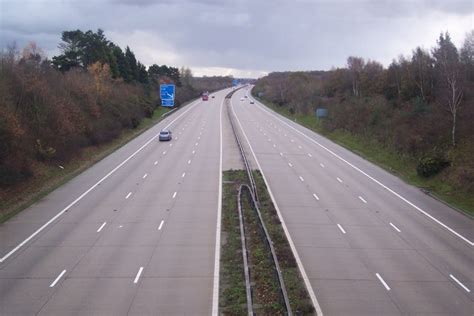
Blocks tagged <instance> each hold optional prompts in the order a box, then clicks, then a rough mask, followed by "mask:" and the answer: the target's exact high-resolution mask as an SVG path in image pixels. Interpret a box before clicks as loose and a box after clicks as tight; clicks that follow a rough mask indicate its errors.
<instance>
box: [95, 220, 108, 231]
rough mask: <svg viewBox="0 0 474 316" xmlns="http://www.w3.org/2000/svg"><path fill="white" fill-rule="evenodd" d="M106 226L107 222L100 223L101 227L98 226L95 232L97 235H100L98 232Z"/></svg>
mask: <svg viewBox="0 0 474 316" xmlns="http://www.w3.org/2000/svg"><path fill="white" fill-rule="evenodd" d="M106 224H107V222H104V223H102V225H100V227H99V229H98V230H97V232H98V233H100V231H101V230H102V228H104V226H105V225H106Z"/></svg>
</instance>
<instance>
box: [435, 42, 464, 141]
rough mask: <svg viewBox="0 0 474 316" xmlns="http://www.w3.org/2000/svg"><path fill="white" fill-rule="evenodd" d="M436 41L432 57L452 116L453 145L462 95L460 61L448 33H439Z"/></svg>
mask: <svg viewBox="0 0 474 316" xmlns="http://www.w3.org/2000/svg"><path fill="white" fill-rule="evenodd" d="M437 43H438V46H437V47H435V48H434V49H433V57H434V59H435V66H436V70H437V73H438V79H439V80H440V82H441V83H442V84H443V86H444V89H443V90H442V92H441V93H442V95H443V98H444V99H445V102H446V105H447V107H448V111H449V113H450V114H451V118H452V128H451V142H452V145H453V147H454V146H456V120H457V116H458V112H459V108H460V107H461V104H462V99H463V95H464V91H463V76H462V71H461V63H460V61H459V54H458V50H457V48H456V46H454V44H453V42H452V41H451V38H450V36H449V34H448V33H446V34H445V35H443V34H440V36H439V39H438V41H437Z"/></svg>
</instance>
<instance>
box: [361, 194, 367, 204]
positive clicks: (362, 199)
mask: <svg viewBox="0 0 474 316" xmlns="http://www.w3.org/2000/svg"><path fill="white" fill-rule="evenodd" d="M359 200H361V201H362V202H364V203H365V204H367V201H366V200H365V199H364V198H363V197H362V196H360V195H359Z"/></svg>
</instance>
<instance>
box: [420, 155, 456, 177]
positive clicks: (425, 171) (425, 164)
mask: <svg viewBox="0 0 474 316" xmlns="http://www.w3.org/2000/svg"><path fill="white" fill-rule="evenodd" d="M449 165H450V162H449V161H448V160H447V159H446V158H444V157H443V156H441V155H433V156H425V157H423V158H421V159H420V161H419V162H418V165H417V166H416V172H417V173H418V175H419V176H421V177H424V178H428V177H431V176H434V175H435V174H438V173H439V172H440V171H441V170H443V169H444V168H446V167H447V166H449Z"/></svg>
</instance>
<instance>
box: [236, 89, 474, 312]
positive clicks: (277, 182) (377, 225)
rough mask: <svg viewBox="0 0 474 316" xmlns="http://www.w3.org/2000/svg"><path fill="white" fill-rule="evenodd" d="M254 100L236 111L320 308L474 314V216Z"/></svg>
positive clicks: (240, 96)
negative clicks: (435, 198)
mask: <svg viewBox="0 0 474 316" xmlns="http://www.w3.org/2000/svg"><path fill="white" fill-rule="evenodd" d="M245 95H246V96H248V97H249V98H248V99H247V98H244V96H245ZM250 98H251V97H250V96H249V91H248V90H240V91H238V92H237V93H236V94H235V95H234V97H233V99H232V108H233V111H234V113H235V115H236V117H237V120H238V122H239V125H240V127H241V130H243V132H242V133H243V135H244V138H246V139H247V142H248V143H249V144H250V145H249V146H248V148H247V151H248V152H249V153H250V154H251V155H253V157H254V164H255V166H256V167H258V168H259V169H260V170H261V171H262V172H263V174H264V177H265V179H266V182H267V184H268V186H269V188H270V190H271V193H272V195H273V200H274V203H275V204H276V206H277V208H278V210H279V212H280V214H281V218H282V219H283V223H284V225H285V226H286V230H287V233H288V235H289V237H290V239H291V243H292V244H293V245H294V249H295V251H296V254H297V256H298V259H299V260H300V269H301V270H302V272H303V275H304V277H305V279H306V282H307V285H308V287H309V289H310V294H312V296H313V302H314V304H315V306H316V307H317V309H318V310H320V311H322V312H323V313H324V314H326V315H400V314H404V315H407V314H410V315H414V314H417V315H420V314H425V315H433V314H436V315H474V296H473V293H472V290H474V244H473V241H474V221H473V220H471V219H469V218H467V217H466V216H464V215H461V214H460V213H458V212H456V211H454V210H452V209H450V208H449V207H447V206H445V205H444V204H442V203H440V202H438V201H436V200H434V199H432V198H431V197H429V196H427V195H426V194H424V193H422V192H421V191H420V190H418V189H416V188H414V187H412V186H409V185H407V184H405V183H404V182H403V181H401V180H399V179H398V178H396V177H395V176H393V175H391V174H390V173H388V172H386V171H384V170H383V169H381V168H379V167H377V166H375V165H373V164H372V163H370V162H368V161H366V160H364V159H362V158H360V157H358V156H357V155H355V154H353V153H351V152H350V151H348V150H346V149H344V148H342V147H340V146H338V145H336V144H334V143H333V142H331V141H329V140H327V139H326V138H324V137H321V136H320V135H318V134H316V133H314V132H312V131H310V130H308V129H306V128H304V127H302V126H300V125H298V124H295V123H294V122H292V121H290V120H288V119H286V118H283V117H282V116H280V115H278V114H276V113H275V112H273V111H270V110H268V108H266V107H264V106H262V105H261V104H259V102H257V101H255V104H250V102H249V99H250ZM242 99H243V100H242ZM311 292H312V293H311Z"/></svg>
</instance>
